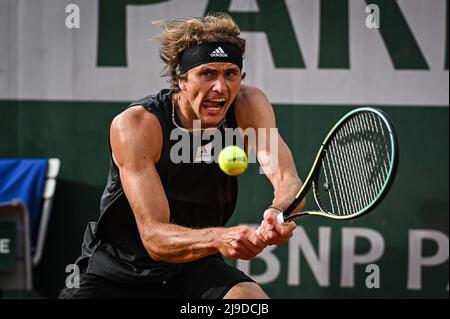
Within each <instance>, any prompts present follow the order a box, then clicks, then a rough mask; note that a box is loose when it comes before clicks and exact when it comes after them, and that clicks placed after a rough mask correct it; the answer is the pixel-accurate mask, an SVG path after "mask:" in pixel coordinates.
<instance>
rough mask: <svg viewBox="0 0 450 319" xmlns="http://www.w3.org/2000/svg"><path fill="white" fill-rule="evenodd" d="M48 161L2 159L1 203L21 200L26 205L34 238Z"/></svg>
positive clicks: (0, 164)
mask: <svg viewBox="0 0 450 319" xmlns="http://www.w3.org/2000/svg"><path fill="white" fill-rule="evenodd" d="M47 166H48V159H0V203H2V202H9V201H12V200H13V199H21V200H22V201H23V202H25V203H26V205H27V208H28V211H29V217H30V228H31V229H30V230H31V234H32V237H31V238H36V234H37V231H38V227H39V220H40V217H41V216H40V214H41V208H42V195H43V191H44V183H45V179H46V173H47Z"/></svg>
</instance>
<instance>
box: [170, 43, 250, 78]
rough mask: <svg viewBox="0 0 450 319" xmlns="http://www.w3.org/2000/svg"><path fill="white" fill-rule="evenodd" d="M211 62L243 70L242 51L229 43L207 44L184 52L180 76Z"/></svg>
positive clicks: (198, 45)
mask: <svg viewBox="0 0 450 319" xmlns="http://www.w3.org/2000/svg"><path fill="white" fill-rule="evenodd" d="M210 62H229V63H233V64H236V65H237V66H238V67H239V69H240V70H242V51H241V49H239V47H237V46H235V45H234V44H231V43H229V42H207V43H203V44H197V45H193V46H191V47H189V48H187V49H186V50H184V51H183V53H182V54H181V58H180V65H179V72H180V74H183V73H185V72H186V71H188V70H190V69H192V68H194V67H196V66H199V65H200V64H205V63H210Z"/></svg>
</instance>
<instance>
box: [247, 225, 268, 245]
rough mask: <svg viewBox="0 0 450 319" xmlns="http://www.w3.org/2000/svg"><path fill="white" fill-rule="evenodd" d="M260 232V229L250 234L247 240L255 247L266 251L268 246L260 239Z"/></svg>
mask: <svg viewBox="0 0 450 319" xmlns="http://www.w3.org/2000/svg"><path fill="white" fill-rule="evenodd" d="M258 230H259V228H258V229H257V230H256V231H254V232H249V233H248V236H247V238H248V240H249V241H250V242H251V243H252V244H253V245H254V246H256V247H258V248H260V249H264V248H265V247H266V246H267V245H266V244H265V243H264V241H262V240H261V239H260V238H259V237H258V233H257V231H258Z"/></svg>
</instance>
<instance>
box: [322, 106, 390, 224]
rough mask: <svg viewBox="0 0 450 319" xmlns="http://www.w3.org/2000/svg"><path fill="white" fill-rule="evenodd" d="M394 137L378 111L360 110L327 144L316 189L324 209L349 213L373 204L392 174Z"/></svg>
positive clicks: (329, 211) (336, 213) (331, 211)
mask: <svg viewBox="0 0 450 319" xmlns="http://www.w3.org/2000/svg"><path fill="white" fill-rule="evenodd" d="M390 150H391V139H390V135H389V131H388V128H387V126H386V125H385V124H384V122H383V121H382V120H381V119H380V118H379V117H378V116H377V115H376V114H374V113H371V112H360V113H356V114H355V115H354V116H353V117H351V118H350V119H349V120H348V121H346V122H345V123H344V124H343V125H342V126H341V127H340V128H338V129H337V131H336V132H335V133H334V135H333V136H332V137H331V140H330V141H329V143H328V144H327V146H326V148H325V154H324V156H323V157H322V164H321V169H320V172H319V173H318V174H317V177H316V180H315V184H314V193H315V196H316V199H317V201H318V204H319V206H320V207H321V209H322V210H323V211H325V212H327V213H329V214H333V215H339V216H346V215H351V214H355V213H358V212H360V211H362V210H364V209H365V208H366V207H368V206H370V205H371V204H372V203H373V201H374V200H375V199H376V198H377V197H378V196H379V195H380V193H381V191H382V189H383V188H384V185H385V183H386V180H387V178H388V175H389V167H390V162H391V156H392V154H391V151H390Z"/></svg>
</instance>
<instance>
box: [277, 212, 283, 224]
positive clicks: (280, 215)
mask: <svg viewBox="0 0 450 319" xmlns="http://www.w3.org/2000/svg"><path fill="white" fill-rule="evenodd" d="M277 223H278V224H282V223H284V216H283V213H279V214H278V215H277Z"/></svg>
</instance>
